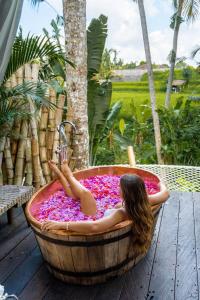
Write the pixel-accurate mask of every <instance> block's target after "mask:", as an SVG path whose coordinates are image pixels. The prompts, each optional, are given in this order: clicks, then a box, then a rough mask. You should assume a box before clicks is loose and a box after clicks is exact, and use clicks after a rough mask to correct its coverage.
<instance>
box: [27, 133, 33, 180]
mask: <svg viewBox="0 0 200 300" xmlns="http://www.w3.org/2000/svg"><path fill="white" fill-rule="evenodd" d="M25 156H26V167H25V168H26V178H25V185H32V183H33V168H32V151H31V140H30V138H29V137H28V138H27V142H26V151H25Z"/></svg>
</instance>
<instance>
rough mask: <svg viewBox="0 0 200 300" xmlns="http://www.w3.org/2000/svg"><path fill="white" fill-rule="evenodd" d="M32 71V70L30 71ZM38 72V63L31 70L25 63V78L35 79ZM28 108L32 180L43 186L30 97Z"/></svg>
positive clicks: (32, 105)
mask: <svg viewBox="0 0 200 300" xmlns="http://www.w3.org/2000/svg"><path fill="white" fill-rule="evenodd" d="M31 71H32V72H31ZM38 72H39V64H33V65H32V70H31V65H30V64H26V65H25V75H26V77H27V79H29V80H31V79H32V80H33V81H35V82H36V81H37V79H38ZM29 109H30V112H31V115H32V116H31V120H30V126H31V132H32V140H31V147H32V160H33V178H34V179H33V182H34V185H35V187H36V188H39V187H40V186H43V185H44V184H45V183H46V181H45V179H44V176H43V173H42V168H41V164H40V157H39V143H38V133H37V122H36V119H35V107H34V104H33V102H32V100H31V99H29Z"/></svg>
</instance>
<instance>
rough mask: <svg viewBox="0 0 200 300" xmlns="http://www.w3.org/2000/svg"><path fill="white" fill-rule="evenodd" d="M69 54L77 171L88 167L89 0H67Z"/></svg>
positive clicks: (69, 114) (68, 85) (70, 112)
mask: <svg viewBox="0 0 200 300" xmlns="http://www.w3.org/2000/svg"><path fill="white" fill-rule="evenodd" d="M63 15H64V24H65V25H64V26H65V41H66V43H65V45H66V55H67V57H68V59H69V60H70V61H72V62H73V63H74V64H75V68H73V67H71V66H70V65H69V64H67V65H66V89H67V119H68V120H69V121H72V122H73V123H75V125H76V128H77V131H76V135H75V137H74V139H75V140H74V143H73V145H72V147H73V156H72V160H74V161H75V163H76V168H77V169H82V168H86V167H88V164H89V134H88V114H87V39H86V0H63Z"/></svg>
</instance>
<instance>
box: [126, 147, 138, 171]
mask: <svg viewBox="0 0 200 300" xmlns="http://www.w3.org/2000/svg"><path fill="white" fill-rule="evenodd" d="M127 150H128V160H129V165H130V166H131V167H135V166H136V162H135V153H134V150H133V146H128V148H127Z"/></svg>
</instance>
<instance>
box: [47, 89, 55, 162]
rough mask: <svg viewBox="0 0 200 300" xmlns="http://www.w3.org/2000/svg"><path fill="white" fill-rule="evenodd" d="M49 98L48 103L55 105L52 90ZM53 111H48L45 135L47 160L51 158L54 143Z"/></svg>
mask: <svg viewBox="0 0 200 300" xmlns="http://www.w3.org/2000/svg"><path fill="white" fill-rule="evenodd" d="M49 98H50V101H51V102H52V103H54V104H56V93H55V91H54V90H53V89H50V90H49ZM55 127H56V126H55V110H52V109H50V110H49V119H48V134H47V159H48V160H50V159H51V158H52V150H53V143H54V135H55V131H56V128H55Z"/></svg>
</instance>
